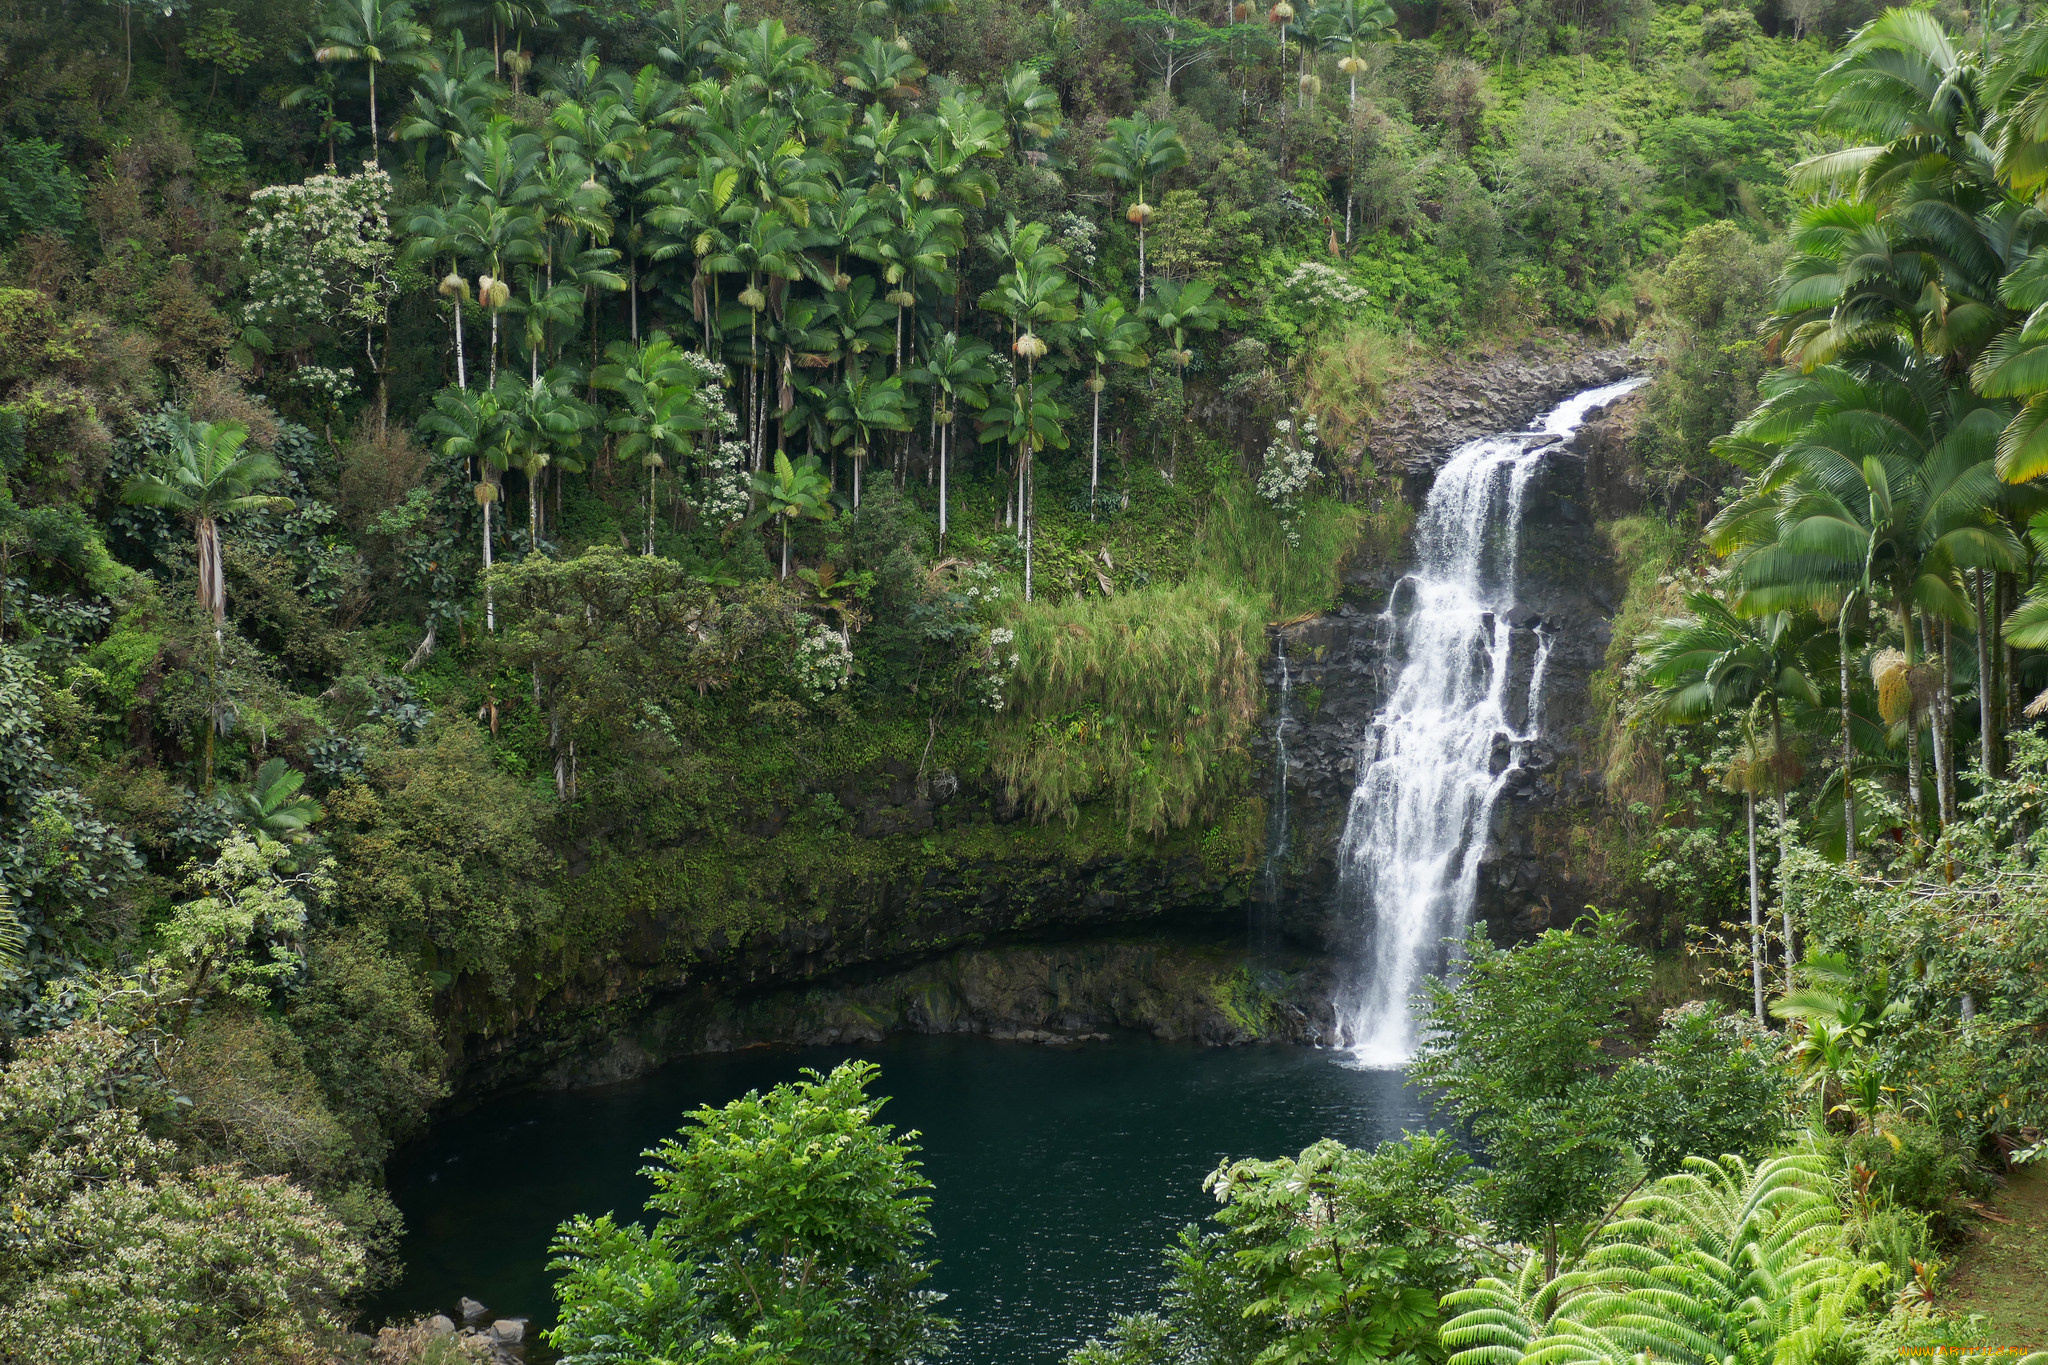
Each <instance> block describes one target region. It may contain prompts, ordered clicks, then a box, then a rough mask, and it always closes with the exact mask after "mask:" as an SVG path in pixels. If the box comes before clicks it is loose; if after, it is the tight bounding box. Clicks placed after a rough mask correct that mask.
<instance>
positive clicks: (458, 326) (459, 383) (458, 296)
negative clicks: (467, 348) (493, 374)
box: [455, 260, 469, 392]
mask: <svg viewBox="0 0 2048 1365" xmlns="http://www.w3.org/2000/svg"><path fill="white" fill-rule="evenodd" d="M455 264H456V266H457V268H460V267H461V264H462V262H461V261H459V260H458V261H457V262H456V263H455ZM455 387H457V388H459V389H462V390H464V391H465V392H466V391H467V390H468V388H469V368H468V366H467V364H466V363H465V362H464V359H463V355H462V290H460V289H458V290H456V291H455Z"/></svg>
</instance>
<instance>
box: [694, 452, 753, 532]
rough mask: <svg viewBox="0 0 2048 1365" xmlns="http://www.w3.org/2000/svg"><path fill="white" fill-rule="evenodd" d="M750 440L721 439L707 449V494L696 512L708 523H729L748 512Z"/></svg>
mask: <svg viewBox="0 0 2048 1365" xmlns="http://www.w3.org/2000/svg"><path fill="white" fill-rule="evenodd" d="M747 488H748V485H747V443H746V442H745V441H720V442H719V443H718V446H717V448H716V449H714V450H707V451H705V452H704V494H703V496H702V497H701V498H700V499H699V500H698V503H697V515H698V516H700V517H702V518H703V519H704V524H705V525H706V526H714V527H721V528H722V527H726V526H730V525H732V524H733V523H734V522H736V521H738V520H739V519H740V518H741V517H743V516H745V515H746V514H747V508H748V506H749V505H750V504H749V501H748V496H747Z"/></svg>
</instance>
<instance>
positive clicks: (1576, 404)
mask: <svg viewBox="0 0 2048 1365" xmlns="http://www.w3.org/2000/svg"><path fill="white" fill-rule="evenodd" d="M1642 382H1643V381H1641V380H1637V379H1632V380H1625V381H1623V382H1622V383H1619V384H1609V385H1606V386H1604V387H1602V388H1597V389H1591V390H1588V391H1587V392H1585V393H1581V394H1579V395H1577V396H1576V397H1574V398H1572V399H1570V400H1569V401H1567V402H1565V403H1563V404H1561V405H1560V406H1559V407H1557V408H1555V409H1553V410H1552V411H1551V412H1549V413H1547V414H1545V415H1544V416H1543V417H1542V418H1540V419H1539V420H1538V421H1537V423H1536V424H1535V425H1534V426H1533V427H1532V428H1531V429H1530V430H1529V431H1525V432H1517V433H1515V434H1512V435H1504V436H1490V437H1486V438H1484V439H1481V440H1477V441H1471V442H1468V443H1467V444H1465V445H1463V446H1460V447H1459V448H1458V449H1457V450H1456V451H1454V452H1452V454H1451V457H1450V459H1449V460H1448V461H1447V462H1446V463H1445V465H1444V467H1443V470H1442V472H1440V473H1439V474H1438V475H1437V477H1436V482H1435V484H1433V485H1432V486H1431V488H1430V490H1429V498H1428V501H1427V502H1426V503H1425V505H1424V508H1423V512H1422V516H1421V519H1420V521H1419V522H1418V523H1417V525H1416V531H1415V567H1414V569H1413V570H1412V571H1411V572H1410V573H1409V574H1407V575H1406V576H1405V577H1403V578H1402V579H1401V580H1400V581H1399V582H1398V583H1396V584H1395V585H1394V590H1393V591H1392V592H1391V593H1390V594H1389V595H1388V601H1387V609H1386V612H1385V614H1384V615H1383V616H1382V618H1381V630H1380V637H1381V640H1382V642H1383V644H1384V646H1385V648H1386V649H1387V651H1388V655H1387V661H1388V664H1389V665H1390V672H1391V673H1392V675H1393V682H1392V685H1391V688H1390V690H1389V691H1388V693H1387V698H1386V701H1385V703H1384V704H1383V705H1382V706H1381V708H1380V712H1379V714H1378V715H1377V716H1375V717H1374V719H1373V723H1372V728H1371V730H1370V732H1369V733H1368V734H1367V736H1366V738H1365V743H1364V747H1363V750H1362V752H1361V753H1360V755H1359V768H1358V785H1357V787H1356V788H1355V789H1354V790H1353V792H1352V794H1351V805H1350V809H1349V811H1348V812H1347V814H1346V816H1345V824H1344V837H1343V840H1342V842H1341V843H1340V844H1339V846H1338V880H1337V895H1338V898H1339V901H1338V906H1339V911H1340V914H1341V916H1342V917H1344V918H1345V919H1347V920H1348V921H1349V922H1350V924H1351V926H1352V929H1353V932H1354V934H1355V936H1356V941H1355V945H1354V949H1353V954H1352V960H1351V961H1350V962H1349V963H1347V964H1346V967H1345V971H1344V974H1343V975H1342V977H1341V978H1340V984H1339V987H1338V992H1337V998H1336V1000H1335V1002H1334V1005H1335V1013H1336V1022H1337V1042H1338V1045H1339V1046H1341V1047H1346V1048H1349V1049H1351V1051H1352V1053H1353V1055H1354V1056H1355V1057H1356V1058H1357V1060H1358V1061H1359V1062H1360V1063H1361V1064H1363V1065H1366V1066H1399V1065H1401V1064H1402V1063H1404V1062H1405V1061H1406V1060H1407V1059H1408V1057H1409V1055H1410V1054H1411V1053H1412V1052H1413V1051H1414V1046H1415V1037H1414V1026H1413V1022H1412V1021H1411V1019H1410V1017H1409V997H1410V996H1411V995H1412V994H1413V993H1414V991H1415V989H1416V988H1417V987H1418V986H1419V985H1420V984H1421V980H1422V978H1423V976H1424V975H1425V974H1427V973H1429V972H1431V971H1441V970H1443V969H1444V967H1445V966H1446V965H1447V964H1448V961H1449V953H1450V951H1451V947H1452V946H1453V945H1452V944H1450V943H1448V942H1447V940H1453V939H1455V938H1456V937H1457V936H1458V935H1459V934H1461V933H1462V932H1463V931H1464V929H1465V926H1466V923H1467V922H1468V921H1469V920H1470V918H1471V913H1472V904H1473V900H1474V898H1475V896H1476V893H1477V891H1478V883H1479V864H1480V861H1481V860H1482V858H1483V857H1484V856H1485V853H1486V836H1487V831H1488V828H1489V826H1490V824H1491V820H1492V814H1493V807H1494V803H1495V801H1496V800H1497V799H1498V798H1499V796H1500V793H1501V790H1502V788H1503V787H1505V786H1506V785H1507V782H1508V775H1509V774H1510V773H1511V772H1512V771H1513V770H1514V769H1515V767H1516V766H1517V765H1518V764H1519V763H1520V762H1521V761H1522V758H1523V755H1524V753H1525V751H1526V749H1527V746H1528V745H1529V743H1530V741H1532V740H1534V739H1535V738H1536V737H1537V736H1538V734H1539V733H1540V732H1541V729H1542V700H1543V698H1542V691H1543V678H1544V673H1545V670H1546V666H1547V665H1548V663H1549V661H1550V652H1551V647H1552V644H1553V643H1554V641H1553V638H1552V635H1551V633H1550V632H1549V631H1548V630H1546V629H1545V628H1544V627H1543V625H1542V623H1541V622H1538V623H1537V625H1536V629H1535V630H1534V631H1533V634H1534V637H1535V639H1534V644H1533V655H1534V657H1533V660H1532V662H1531V664H1530V669H1529V681H1528V684H1527V687H1526V689H1515V688H1513V687H1512V680H1513V678H1514V675H1515V671H1516V670H1515V669H1514V667H1513V663H1514V651H1515V648H1516V640H1515V635H1516V631H1515V629H1514V627H1513V625H1512V624H1511V622H1510V619H1509V618H1510V617H1511V616H1512V615H1513V614H1514V612H1513V608H1514V606H1515V571H1516V565H1517V561H1518V558H1519V554H1520V548H1521V544H1520V542H1521V522H1522V499H1523V494H1524V493H1525V492H1526V491H1527V489H1528V485H1529V479H1530V476H1531V475H1532V474H1534V473H1535V471H1536V467H1537V465H1538V464H1539V463H1540V462H1541V461H1542V459H1543V455H1544V453H1545V451H1546V450H1548V449H1549V448H1550V447H1551V446H1553V445H1555V444H1556V443H1557V441H1558V440H1559V439H1560V438H1563V437H1567V436H1569V435H1570V434H1571V433H1572V432H1573V431H1575V430H1576V429H1577V427H1578V425H1579V423H1580V422H1581V421H1582V420H1583V419H1584V417H1585V415H1586V413H1587V412H1588V411H1589V410H1591V409H1593V408H1595V407H1598V406H1601V405H1602V404H1605V403H1609V402H1612V401H1613V400H1614V399H1616V398H1618V397H1620V396H1621V395H1622V394H1624V393H1627V392H1628V391H1629V390H1630V389H1633V388H1635V387H1636V386H1637V385H1639V384H1640V383H1642ZM1525 657H1526V656H1525ZM1517 691H1519V693H1520V695H1511V693H1512V692H1517ZM1517 712H1519V713H1520V714H1519V723H1518V717H1517V714H1516V713H1517Z"/></svg>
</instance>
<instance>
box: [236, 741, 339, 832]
mask: <svg viewBox="0 0 2048 1365" xmlns="http://www.w3.org/2000/svg"><path fill="white" fill-rule="evenodd" d="M305 785H306V775H305V774H304V773H302V772H300V771H299V770H298V769H296V768H291V767H287V766H286V765H285V761H284V760H283V759H281V758H273V759H271V760H270V761H269V762H267V763H265V764H264V765H263V766H262V767H261V768H259V769H258V770H257V772H256V780H255V781H253V782H251V783H250V784H249V785H248V787H247V788H246V789H245V790H243V791H239V792H236V793H235V799H234V804H233V807H232V811H233V814H234V818H235V823H237V824H239V825H241V826H242V827H243V828H244V829H246V830H248V831H249V832H250V833H252V834H261V835H262V836H264V837H265V838H268V839H275V840H277V841H278V842H279V843H288V844H298V843H304V842H305V840H306V831H307V830H308V829H310V828H311V827H312V826H313V825H314V824H315V823H317V822H318V821H319V820H320V818H321V817H322V815H323V814H324V812H323V811H322V810H321V809H320V803H319V802H318V801H315V800H314V799H313V798H312V797H310V796H302V795H300V793H299V789H300V788H301V787H303V786H305Z"/></svg>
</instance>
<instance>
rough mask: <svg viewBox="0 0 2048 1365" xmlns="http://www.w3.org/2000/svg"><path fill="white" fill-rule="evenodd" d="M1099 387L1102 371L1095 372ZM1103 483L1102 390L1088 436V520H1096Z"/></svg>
mask: <svg viewBox="0 0 2048 1365" xmlns="http://www.w3.org/2000/svg"><path fill="white" fill-rule="evenodd" d="M1095 380H1096V383H1097V384H1098V385H1100V384H1101V382H1102V371H1101V370H1099V369H1098V370H1097V371H1096V372H1095ZM1101 482H1102V390H1101V388H1100V387H1098V388H1097V389H1096V390H1095V415H1094V417H1093V418H1092V419H1091V420H1090V422H1089V434H1088V520H1090V521H1093V520H1095V488H1096V485H1097V484H1099V483H1101Z"/></svg>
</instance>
